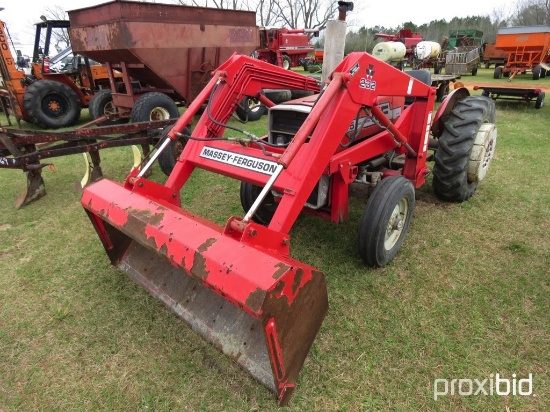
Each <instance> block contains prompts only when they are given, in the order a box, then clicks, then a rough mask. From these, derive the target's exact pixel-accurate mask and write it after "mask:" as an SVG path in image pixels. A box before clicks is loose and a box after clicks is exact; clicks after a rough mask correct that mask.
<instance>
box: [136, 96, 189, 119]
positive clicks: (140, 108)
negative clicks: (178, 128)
mask: <svg viewBox="0 0 550 412" xmlns="http://www.w3.org/2000/svg"><path fill="white" fill-rule="evenodd" d="M177 117H179V110H178V106H176V103H174V101H173V100H172V99H171V98H170V97H168V96H167V95H165V94H164V93H159V92H150V93H145V94H143V95H141V96H140V97H139V98H138V99H137V100H136V102H135V103H134V107H133V108H132V113H131V115H130V118H131V120H132V122H133V123H136V122H151V121H155V120H168V119H175V118H177Z"/></svg>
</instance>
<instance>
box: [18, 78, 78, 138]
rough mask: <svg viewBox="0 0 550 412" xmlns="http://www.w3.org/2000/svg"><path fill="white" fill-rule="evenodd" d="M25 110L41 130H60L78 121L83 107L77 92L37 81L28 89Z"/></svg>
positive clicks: (63, 85)
mask: <svg viewBox="0 0 550 412" xmlns="http://www.w3.org/2000/svg"><path fill="white" fill-rule="evenodd" d="M23 108H24V109H25V112H26V113H27V116H28V117H29V119H30V120H31V121H32V122H33V123H35V124H36V125H38V126H40V127H41V128H43V129H59V128H61V127H69V126H72V125H73V124H75V123H76V122H77V121H78V119H79V118H80V109H81V105H80V99H79V98H78V96H77V94H76V92H75V91H74V90H73V89H71V88H70V87H69V86H67V85H66V84H63V83H60V82H56V81H53V80H37V81H35V82H34V83H31V84H30V85H29V86H28V87H27V90H26V91H25V95H24V96H23Z"/></svg>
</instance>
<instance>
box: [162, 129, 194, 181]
mask: <svg viewBox="0 0 550 412" xmlns="http://www.w3.org/2000/svg"><path fill="white" fill-rule="evenodd" d="M171 129H172V126H167V127H165V128H164V130H163V131H162V138H161V140H164V138H165V137H166V135H167V134H168V132H169V131H170V130H171ZM184 133H185V134H187V135H190V134H191V131H190V130H189V129H188V128H185V130H184ZM186 144H187V139H186V138H185V137H178V139H177V140H175V141H171V142H170V143H169V144H168V146H166V147H165V148H164V150H163V151H162V152H161V153H160V155H159V157H158V162H159V166H160V170H162V173H164V174H165V175H166V176H170V173H172V170H173V169H174V166H175V165H176V162H177V161H178V159H179V157H180V155H181V152H183V149H185V145H186Z"/></svg>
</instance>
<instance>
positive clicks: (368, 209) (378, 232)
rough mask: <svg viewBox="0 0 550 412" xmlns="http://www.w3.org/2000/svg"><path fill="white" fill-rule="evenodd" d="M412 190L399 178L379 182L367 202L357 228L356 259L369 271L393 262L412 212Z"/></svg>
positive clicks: (401, 177)
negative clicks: (357, 244)
mask: <svg viewBox="0 0 550 412" xmlns="http://www.w3.org/2000/svg"><path fill="white" fill-rule="evenodd" d="M414 195H415V194H414V186H413V184H412V183H411V181H410V180H408V179H407V178H405V177H403V176H391V177H387V178H385V179H382V181H381V182H380V183H378V185H377V186H376V187H375V189H374V191H373V192H372V194H371V195H370V197H369V200H368V201H367V205H366V206H365V210H364V212H363V217H362V218H361V223H360V226H359V242H358V243H359V255H360V256H361V258H362V259H363V261H364V262H365V263H366V264H367V265H368V266H371V267H382V266H384V265H386V264H387V263H388V262H389V261H390V260H392V259H393V258H394V256H395V255H396V254H397V252H398V251H399V249H401V246H402V245H403V241H404V240H405V235H406V234H407V231H408V229H409V226H410V223H411V217H412V214H413V210H414V203H415V196H414Z"/></svg>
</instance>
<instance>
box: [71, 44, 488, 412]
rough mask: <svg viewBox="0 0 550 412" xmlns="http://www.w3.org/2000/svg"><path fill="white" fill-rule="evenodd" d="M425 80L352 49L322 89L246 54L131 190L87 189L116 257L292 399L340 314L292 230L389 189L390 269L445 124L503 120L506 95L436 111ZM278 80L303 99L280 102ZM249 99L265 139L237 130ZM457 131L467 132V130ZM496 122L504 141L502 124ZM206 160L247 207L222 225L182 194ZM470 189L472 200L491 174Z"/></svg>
mask: <svg viewBox="0 0 550 412" xmlns="http://www.w3.org/2000/svg"><path fill="white" fill-rule="evenodd" d="M417 74H418V73H417ZM418 77H419V78H424V80H423V81H421V80H419V79H417V78H415V77H413V76H410V75H408V74H405V73H404V72H401V71H399V70H397V69H395V68H393V67H391V66H389V65H387V64H385V63H383V62H381V61H380V60H378V59H376V58H374V57H372V56H370V55H368V54H366V53H351V54H350V55H349V56H348V57H347V58H346V59H344V61H342V63H341V64H340V65H339V66H338V67H337V68H336V69H335V71H334V72H333V74H332V76H331V78H330V82H328V84H327V85H326V87H324V88H323V90H319V85H318V84H317V83H316V81H315V80H314V79H313V78H309V77H306V76H303V75H300V74H297V73H293V72H289V71H288V70H284V69H282V68H278V67H276V66H273V65H270V64H267V63H264V62H261V61H258V60H255V59H252V58H250V57H246V56H240V55H233V56H232V57H231V58H230V59H229V60H228V61H226V62H225V63H224V64H222V65H221V66H220V67H219V68H218V69H217V70H216V72H215V73H214V75H213V77H212V79H211V80H210V82H209V83H208V85H207V86H206V87H205V89H204V90H203V91H202V92H201V93H200V94H199V95H198V97H197V98H196V99H195V100H194V101H193V102H192V103H191V105H190V106H189V108H188V109H187V111H186V112H185V113H184V114H183V115H182V116H181V117H180V118H179V119H178V120H177V121H176V123H175V124H174V125H173V126H172V128H171V129H170V131H169V132H167V133H165V135H166V139H165V140H164V141H163V142H162V144H160V145H159V147H158V149H157V150H156V151H155V152H152V154H151V155H150V157H149V159H148V160H147V162H146V164H145V166H144V167H143V168H142V169H141V170H137V169H135V170H133V171H132V172H131V173H130V174H129V175H128V177H127V178H126V180H125V182H124V183H116V182H112V181H109V180H106V179H103V180H101V181H99V182H96V183H94V184H92V185H90V186H88V187H87V188H86V189H85V190H84V192H83V196H82V205H83V207H84V209H85V210H86V212H87V214H88V216H89V218H90V220H91V222H92V224H93V226H94V228H95V229H96V232H97V233H98V235H99V237H100V239H101V241H102V243H103V246H104V248H105V251H106V253H107V255H108V256H109V258H110V260H111V262H112V263H113V265H116V266H117V267H119V268H120V269H121V270H122V271H124V272H125V273H126V274H127V275H128V276H129V277H130V278H132V279H133V280H134V281H136V282H137V283H138V284H140V285H142V286H143V287H144V288H145V289H147V290H148V291H149V292H150V293H151V294H152V295H153V296H155V297H156V298H157V299H159V300H160V301H162V302H163V303H164V304H165V305H166V306H167V307H168V308H169V309H170V310H171V311H172V312H174V313H175V314H176V315H177V316H178V317H179V318H181V319H182V320H184V321H185V322H186V323H187V324H188V325H189V326H190V327H191V328H192V329H193V330H195V331H196V332H198V333H199V334H200V335H202V336H203V337H204V338H205V339H206V340H207V341H209V342H211V343H212V344H213V345H214V346H216V347H217V348H218V349H219V350H221V351H222V352H223V353H224V354H226V355H227V356H229V357H231V358H232V359H234V360H235V362H237V363H238V364H239V365H240V366H241V367H243V368H244V369H245V370H246V371H248V372H249V373H250V374H251V375H252V376H253V377H254V378H256V379H257V380H258V381H259V382H261V383H262V384H263V385H265V386H266V387H267V388H268V389H269V390H271V391H272V392H274V393H275V394H276V396H277V400H278V403H279V404H280V405H285V404H287V403H288V401H289V399H290V397H291V394H292V392H293V390H294V388H295V387H296V382H297V378H298V374H299V371H300V369H301V368H302V365H303V363H304V360H305V359H306V357H307V354H308V352H309V349H310V347H311V345H312V344H313V342H314V339H315V337H316V335H317V333H318V332H319V329H320V327H321V324H322V322H323V319H324V317H325V315H326V313H327V309H328V299H327V290H326V284H325V275H324V273H323V272H322V271H320V270H318V269H315V268H313V267H311V266H309V265H308V264H306V263H303V262H300V261H297V260H295V259H293V258H292V257H291V253H290V235H289V232H290V230H291V228H292V226H293V224H294V223H295V221H296V219H297V218H298V216H299V215H300V213H302V212H305V213H310V214H313V215H315V216H319V217H322V218H325V219H327V220H330V221H333V222H339V221H343V220H344V219H346V217H347V215H348V186H349V185H350V184H352V183H358V184H363V185H367V186H368V187H370V188H371V189H372V188H374V189H373V190H374V191H373V194H372V196H371V199H374V200H371V199H369V203H368V204H367V205H366V209H365V216H366V217H364V219H363V220H364V221H366V223H364V222H363V223H362V227H361V228H360V241H359V249H360V255H361V257H362V258H363V260H365V262H366V263H367V264H368V265H370V266H383V265H384V264H386V263H387V262H388V261H389V260H391V259H392V258H393V257H394V255H395V254H396V253H397V251H398V250H399V248H400V247H401V244H402V243H403V239H404V236H405V233H406V231H407V229H408V226H409V223H410V218H411V216H412V210H413V208H414V188H415V187H418V186H420V185H422V184H423V183H424V181H425V177H426V175H427V174H428V173H429V170H428V169H427V167H426V157H427V156H426V154H427V151H428V148H433V147H436V146H437V144H436V143H434V142H432V141H431V140H432V139H430V138H429V134H430V130H437V132H436V134H437V135H442V136H444V135H445V133H446V132H445V128H444V127H443V126H442V122H443V120H442V119H448V118H453V115H452V114H451V111H452V109H453V105H455V104H458V103H461V104H462V103H464V104H465V105H466V106H465V107H468V108H470V107H473V109H472V110H471V111H473V112H474V115H471V114H470V112H469V113H468V114H467V115H466V116H462V117H468V119H467V120H468V122H467V123H468V128H467V130H466V131H467V133H472V136H469V137H468V139H470V137H471V140H472V146H473V143H474V140H476V139H477V140H479V141H482V140H483V139H481V137H478V138H476V134H479V133H477V132H478V131H477V129H476V128H475V127H472V124H478V126H481V124H482V123H486V122H484V120H493V117H494V109H493V114H491V106H490V105H491V104H493V103H492V101H491V100H490V99H485V98H474V99H473V100H471V101H470V100H469V99H472V98H470V97H468V95H467V91H465V89H457V90H455V91H453V92H452V93H451V94H449V96H448V97H447V98H446V99H445V101H444V102H443V103H442V105H441V108H440V110H441V112H438V113H437V114H434V112H433V106H434V102H435V98H436V91H435V88H433V87H431V86H430V79H429V78H426V73H420V75H419V76H418ZM428 77H429V73H428ZM266 89H285V90H294V91H300V92H301V93H299V94H301V95H303V96H304V97H301V98H299V99H296V100H292V101H288V102H285V103H282V104H277V105H276V104H274V103H273V102H272V101H270V100H269V99H268V98H267V97H266V96H265V95H264V94H263V93H262V90H266ZM460 90H462V91H460ZM304 92H305V93H304ZM310 92H313V93H315V94H314V95H310V94H311V93H310ZM319 92H320V93H319ZM297 94H298V93H297ZM245 97H249V98H253V99H256V100H258V101H260V102H261V103H262V104H263V105H265V106H266V107H268V108H269V113H268V130H267V134H266V135H265V136H259V137H258V136H255V135H254V134H252V133H250V132H247V131H244V130H241V129H239V128H237V127H235V126H233V125H230V124H228V121H229V118H230V117H231V116H232V115H233V113H234V112H235V110H236V109H237V107H238V104H239V102H241V101H242V100H243V98H245ZM477 99H482V101H481V102H480V101H478V100H477ZM205 106H206V107H205ZM204 107H205V108H204ZM201 109H203V112H202V114H201V117H200V119H199V120H197V121H196V124H194V126H192V123H193V122H192V121H193V118H194V116H195V115H196V114H197V113H198V112H199V110H201ZM472 116H473V118H472ZM433 126H437V127H435V128H434V127H433ZM457 127H458V132H455V134H456V133H458V134H461V133H464V132H461V130H460V127H459V126H457ZM483 130H484V134H483V136H489V137H491V136H493V135H494V136H495V137H496V129H494V125H492V124H491V123H489V124H488V125H485V126H484V129H483ZM480 136H481V135H480ZM489 137H487V138H485V140H491V139H490V138H489ZM181 138H184V139H185V140H186V144H185V147H184V149H183V152H182V153H181V155H180V157H179V159H178V161H177V162H176V165H175V166H174V168H173V170H172V172H171V174H170V175H169V177H168V179H167V181H166V182H165V183H164V184H160V183H157V182H153V181H151V180H148V179H146V178H145V175H146V173H147V170H148V169H149V168H150V167H151V165H152V164H153V163H154V162H155V160H156V159H157V157H158V156H160V154H161V153H162V151H163V150H164V149H165V148H166V147H167V146H168V145H170V142H171V141H175V140H176V139H181ZM459 138H460V140H461V141H465V140H468V139H466V138H465V137H464V136H459ZM480 144H481V143H480ZM463 149H464V148H463V147H461V153H462V152H464V150H463ZM480 152H481V151H480ZM483 153H485V151H483ZM491 153H492V152H491ZM460 156H461V155H460ZM460 156H458V155H457V156H454V159H453V160H454V161H455V167H454V169H453V170H456V168H457V167H458V166H456V165H459V166H460V165H461V164H462V163H461V162H463V159H462V158H461V157H460ZM478 157H479V156H478ZM457 159H458V160H457ZM488 160H490V159H488ZM488 160H487V161H486V162H485V163H483V165H484V167H485V164H487V165H488V163H489V161H488ZM465 161H466V164H467V162H468V160H465ZM197 168H198V169H203V170H206V171H209V172H213V173H217V174H220V175H223V176H226V177H230V178H233V179H236V180H239V181H240V182H241V188H240V196H241V203H242V206H243V209H244V216H242V217H241V216H231V217H228V218H227V220H226V223H225V225H223V226H219V225H217V224H214V223H213V222H211V221H208V220H206V219H204V218H203V217H201V216H198V215H196V214H193V213H191V212H189V211H188V210H186V209H185V208H184V207H182V204H181V193H182V191H185V190H186V186H185V185H186V183H187V181H188V179H189V177H190V176H191V175H192V173H193V171H194V170H195V169H197ZM480 176H482V175H481V174H480ZM483 176H484V173H483ZM440 179H442V180H444V177H441V178H440ZM480 179H481V178H480ZM480 179H479V180H480ZM464 185H467V187H468V188H469V190H471V191H472V193H473V190H475V186H476V185H477V182H476V183H471V184H470V183H467V182H465V183H464ZM450 186H451V187H452V190H456V188H457V184H456V182H455V183H453V184H452V185H450ZM453 195H455V194H453V193H452V194H451V198H453ZM470 195H471V193H470ZM454 200H455V201H456V199H454Z"/></svg>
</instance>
